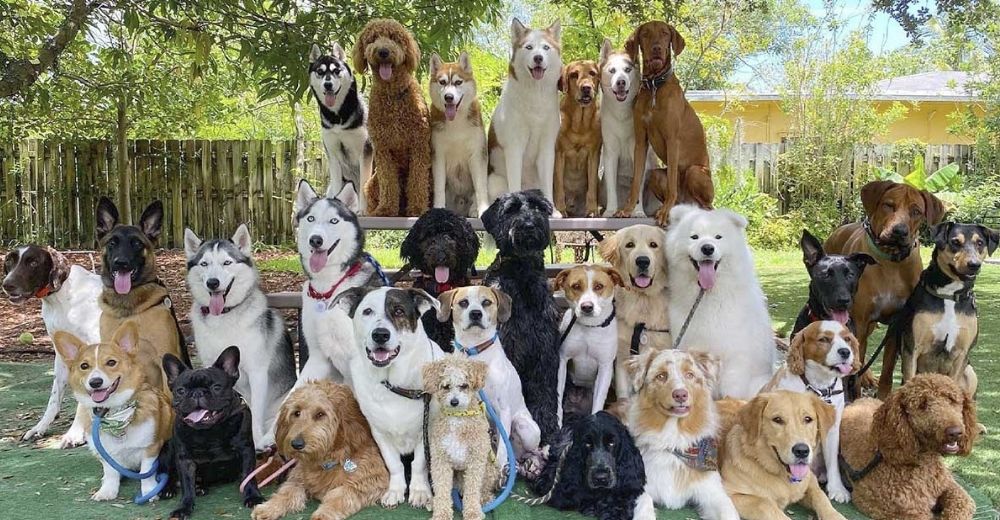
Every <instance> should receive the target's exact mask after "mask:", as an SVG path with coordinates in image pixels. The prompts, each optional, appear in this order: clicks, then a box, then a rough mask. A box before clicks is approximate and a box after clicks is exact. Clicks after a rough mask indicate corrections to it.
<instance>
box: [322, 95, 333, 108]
mask: <svg viewBox="0 0 1000 520" xmlns="http://www.w3.org/2000/svg"><path fill="white" fill-rule="evenodd" d="M323 103H324V104H325V105H326V106H328V107H330V108H333V103H334V97H333V94H326V95H325V96H323Z"/></svg>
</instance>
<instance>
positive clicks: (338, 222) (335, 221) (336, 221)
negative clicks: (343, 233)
mask: <svg viewBox="0 0 1000 520" xmlns="http://www.w3.org/2000/svg"><path fill="white" fill-rule="evenodd" d="M330 223H331V224H340V219H339V218H337V217H333V218H331V219H330Z"/></svg>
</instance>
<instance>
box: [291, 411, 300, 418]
mask: <svg viewBox="0 0 1000 520" xmlns="http://www.w3.org/2000/svg"><path fill="white" fill-rule="evenodd" d="M292 417H295V418H298V417H302V412H301V411H300V410H295V411H294V412H292Z"/></svg>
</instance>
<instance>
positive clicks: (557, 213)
mask: <svg viewBox="0 0 1000 520" xmlns="http://www.w3.org/2000/svg"><path fill="white" fill-rule="evenodd" d="M552 218H563V212H562V211H559V209H558V208H556V209H553V210H552Z"/></svg>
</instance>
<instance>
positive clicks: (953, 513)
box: [840, 374, 978, 520]
mask: <svg viewBox="0 0 1000 520" xmlns="http://www.w3.org/2000/svg"><path fill="white" fill-rule="evenodd" d="M977 434H978V426H977V423H976V408H975V403H974V401H973V400H972V398H971V397H970V396H969V395H968V394H966V393H964V392H963V391H962V389H961V388H960V387H959V386H958V385H957V384H956V383H955V382H954V381H953V380H952V379H951V378H950V377H948V376H943V375H939V374H921V375H918V376H916V377H914V378H913V379H912V380H910V381H909V382H908V383H906V384H905V385H903V386H902V387H901V388H900V389H899V390H897V391H896V392H894V393H892V394H891V395H890V396H889V398H888V399H886V401H885V403H884V404H883V403H882V402H881V401H878V400H877V399H861V400H859V401H856V402H855V403H854V404H852V405H850V406H848V407H847V408H845V409H844V418H843V420H842V422H841V425H840V453H841V455H843V457H844V459H845V461H846V462H847V466H849V468H848V471H847V473H848V477H849V479H850V482H851V483H852V484H853V485H854V493H853V495H852V501H853V502H854V504H855V505H856V506H857V508H858V509H859V510H861V512H863V513H864V514H866V515H868V516H870V517H872V518H874V519H875V520H883V519H885V520H889V519H892V520H896V519H900V518H906V519H907V520H921V519H928V520H929V519H932V518H936V517H935V515H939V516H937V518H941V519H943V520H948V519H952V520H959V519H969V518H972V516H973V513H975V511H976V505H975V503H974V502H973V501H972V497H970V496H969V494H968V493H967V492H966V491H965V490H964V489H962V488H961V486H959V485H958V483H956V482H955V479H954V477H952V475H951V471H949V470H948V466H947V465H945V463H944V460H943V459H942V455H968V454H969V452H970V451H971V450H972V443H973V442H974V441H975V439H976V435H977Z"/></svg>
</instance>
